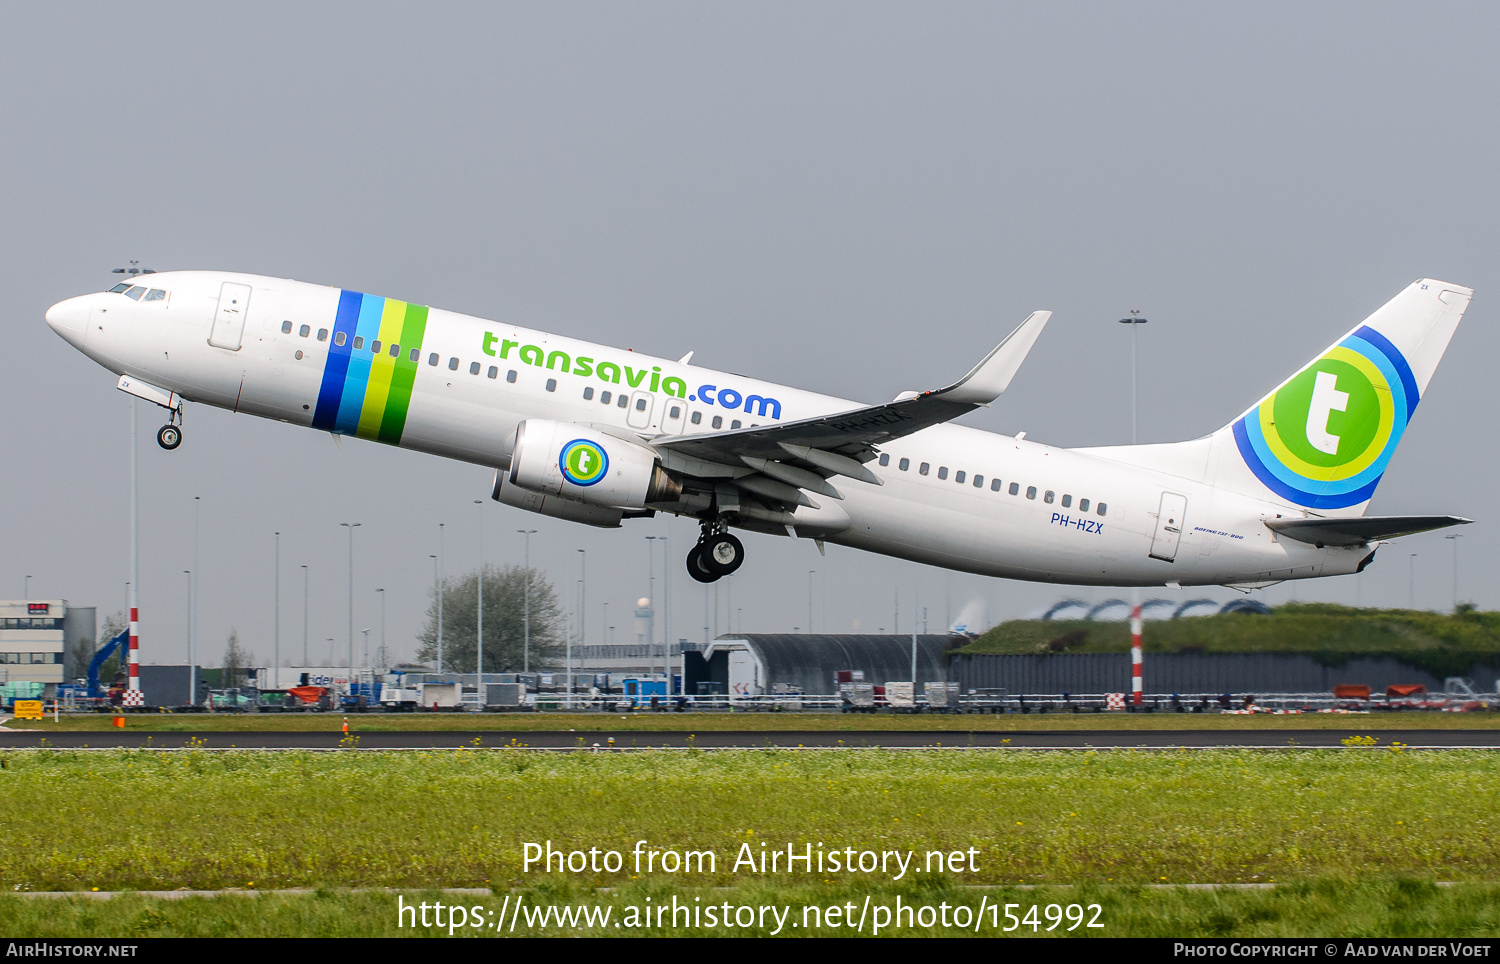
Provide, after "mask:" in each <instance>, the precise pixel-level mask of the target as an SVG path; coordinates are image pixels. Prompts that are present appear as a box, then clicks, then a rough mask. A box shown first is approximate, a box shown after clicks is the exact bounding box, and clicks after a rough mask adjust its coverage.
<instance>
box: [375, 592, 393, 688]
mask: <svg viewBox="0 0 1500 964" xmlns="http://www.w3.org/2000/svg"><path fill="white" fill-rule="evenodd" d="M375 591H376V592H378V593H380V652H381V655H382V656H383V655H384V654H385V590H384V589H377V590H375ZM386 669H390V667H389V666H387V667H386Z"/></svg>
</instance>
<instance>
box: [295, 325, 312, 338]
mask: <svg viewBox="0 0 1500 964" xmlns="http://www.w3.org/2000/svg"><path fill="white" fill-rule="evenodd" d="M311 334H312V325H303V326H302V327H301V328H298V329H297V337H298V338H306V337H307V336H308V335H311Z"/></svg>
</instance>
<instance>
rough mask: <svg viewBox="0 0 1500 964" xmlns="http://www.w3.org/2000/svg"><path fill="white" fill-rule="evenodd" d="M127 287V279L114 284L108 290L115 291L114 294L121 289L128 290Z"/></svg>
mask: <svg viewBox="0 0 1500 964" xmlns="http://www.w3.org/2000/svg"><path fill="white" fill-rule="evenodd" d="M129 288H130V282H128V281H122V282H120V283H119V284H117V285H115V286H114V287H113V288H111V289H109V290H110V291H112V292H115V293H116V294H118V293H120V292H122V291H126V290H128V289H129Z"/></svg>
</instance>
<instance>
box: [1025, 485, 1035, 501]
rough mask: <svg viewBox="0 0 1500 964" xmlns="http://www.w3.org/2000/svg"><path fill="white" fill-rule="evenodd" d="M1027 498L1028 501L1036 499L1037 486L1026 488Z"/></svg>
mask: <svg viewBox="0 0 1500 964" xmlns="http://www.w3.org/2000/svg"><path fill="white" fill-rule="evenodd" d="M1026 498H1028V499H1034V498H1036V486H1034V485H1028V486H1027V487H1026Z"/></svg>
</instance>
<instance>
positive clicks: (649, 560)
mask: <svg viewBox="0 0 1500 964" xmlns="http://www.w3.org/2000/svg"><path fill="white" fill-rule="evenodd" d="M655 545H656V536H647V537H646V598H647V599H649V600H651V605H652V606H653V607H654V606H655V605H656V555H655V553H653V552H652V548H653V547H654V546H655ZM646 626H647V627H648V628H649V629H650V632H651V635H652V636H655V635H656V620H655V619H652V620H651V621H650V622H649V623H647V624H646ZM646 659H647V661H648V665H647V668H646V672H647V673H654V672H656V640H654V639H651V638H649V637H648V638H647V639H646Z"/></svg>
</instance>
